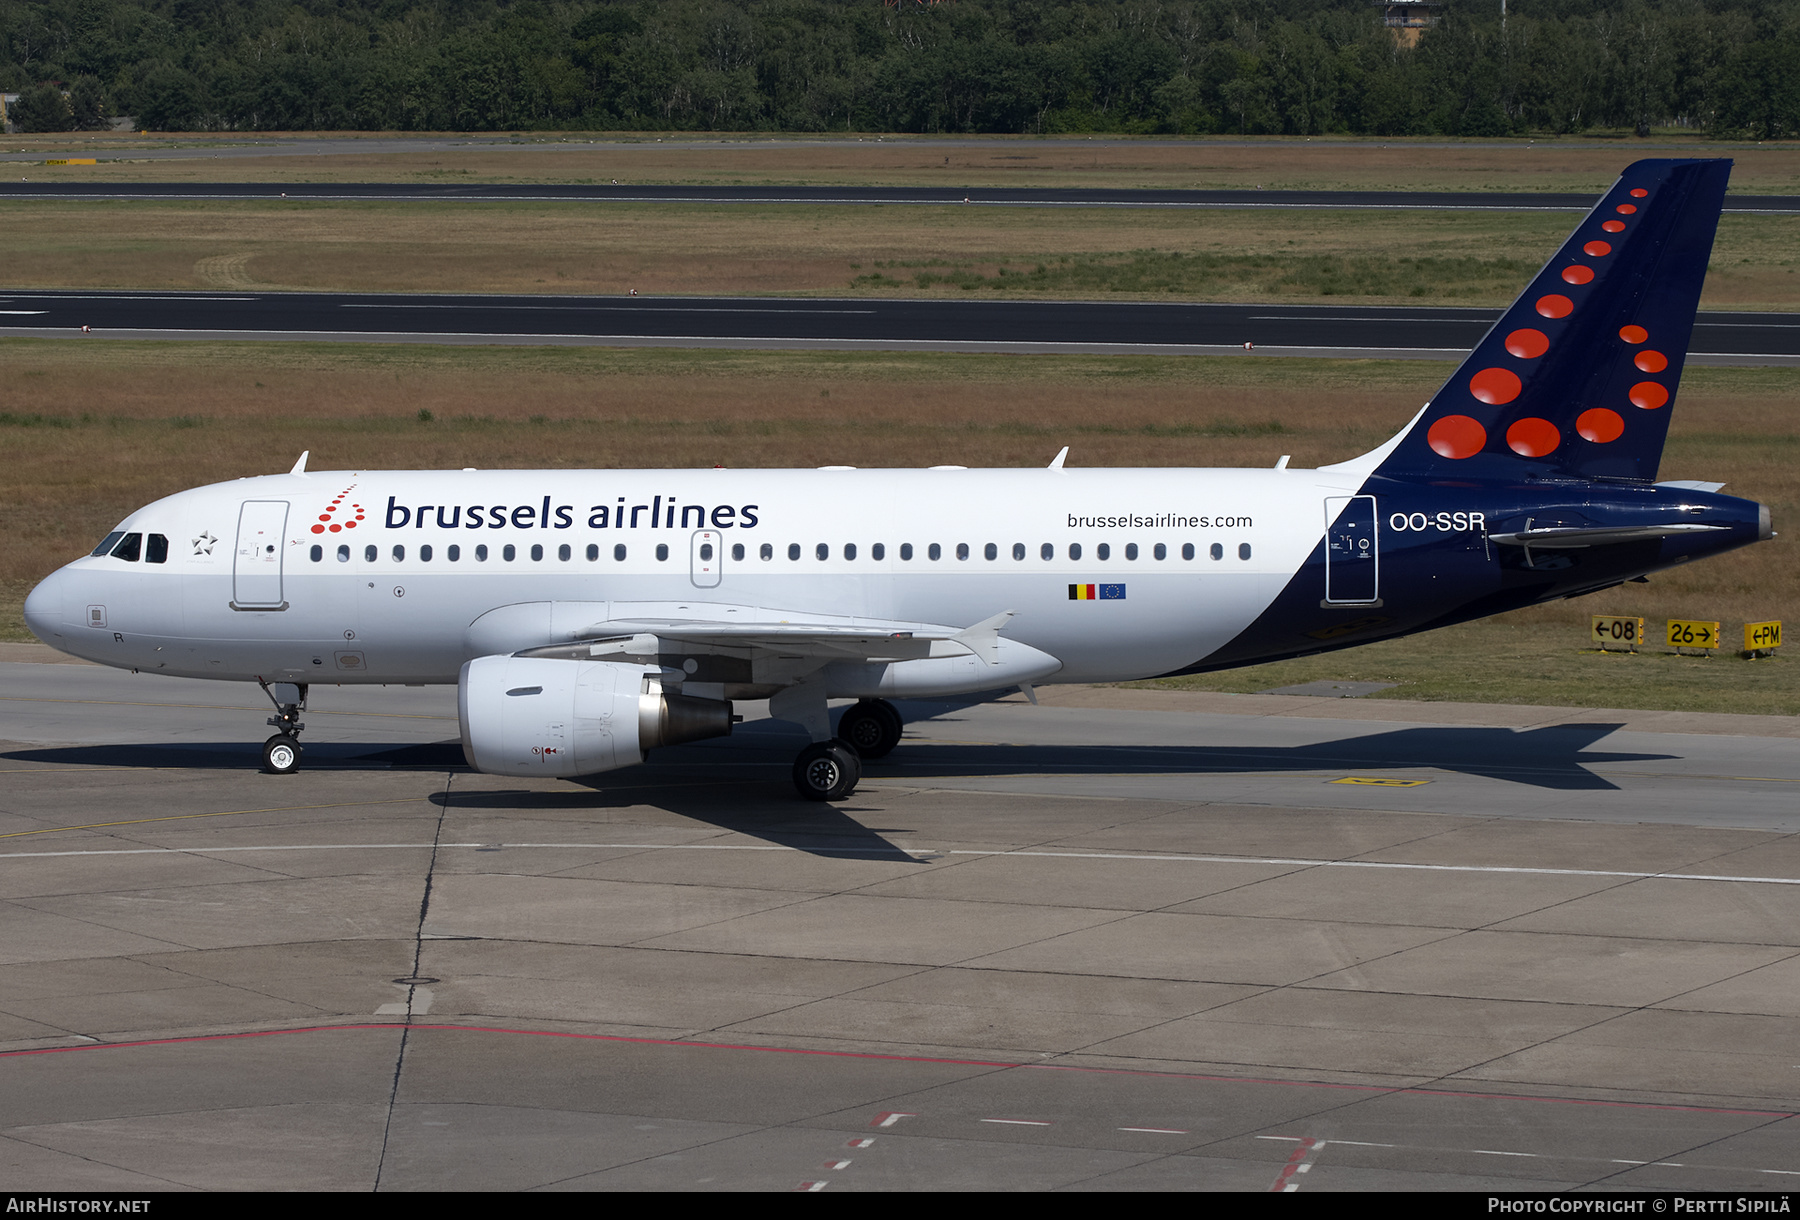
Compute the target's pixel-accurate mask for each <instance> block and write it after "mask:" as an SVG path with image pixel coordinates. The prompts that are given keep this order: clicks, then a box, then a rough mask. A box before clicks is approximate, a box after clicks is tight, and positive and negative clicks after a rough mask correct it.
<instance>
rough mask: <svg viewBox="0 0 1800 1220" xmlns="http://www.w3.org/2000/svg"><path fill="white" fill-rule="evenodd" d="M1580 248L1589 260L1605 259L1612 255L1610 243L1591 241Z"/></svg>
mask: <svg viewBox="0 0 1800 1220" xmlns="http://www.w3.org/2000/svg"><path fill="white" fill-rule="evenodd" d="M1581 248H1582V249H1583V250H1584V251H1586V252H1587V255H1588V257H1589V258H1605V257H1606V256H1607V255H1609V254H1611V253H1612V243H1611V242H1604V241H1591V242H1589V243H1588V244H1587V245H1585V246H1583V247H1581Z"/></svg>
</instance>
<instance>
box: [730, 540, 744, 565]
mask: <svg viewBox="0 0 1800 1220" xmlns="http://www.w3.org/2000/svg"><path fill="white" fill-rule="evenodd" d="M731 557H732V558H733V559H734V560H739V561H742V560H743V558H744V544H743V543H741V542H734V543H732V544H731Z"/></svg>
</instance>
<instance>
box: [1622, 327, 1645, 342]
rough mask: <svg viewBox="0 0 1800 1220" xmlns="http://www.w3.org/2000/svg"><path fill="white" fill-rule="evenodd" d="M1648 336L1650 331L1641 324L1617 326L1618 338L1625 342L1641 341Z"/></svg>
mask: <svg viewBox="0 0 1800 1220" xmlns="http://www.w3.org/2000/svg"><path fill="white" fill-rule="evenodd" d="M1649 337H1650V332H1649V331H1647V330H1645V329H1644V328H1643V327H1641V326H1621V327H1620V328H1619V338H1621V339H1623V340H1625V342H1627V343H1642V342H1643V341H1644V340H1645V339H1648V338H1649Z"/></svg>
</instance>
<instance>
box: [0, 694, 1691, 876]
mask: <svg viewBox="0 0 1800 1220" xmlns="http://www.w3.org/2000/svg"><path fill="white" fill-rule="evenodd" d="M935 707H936V710H937V711H938V714H939V717H940V718H942V719H945V720H953V719H954V717H955V712H956V710H959V709H957V708H953V707H945V706H944V705H935ZM909 710H910V709H909ZM918 710H921V711H923V710H925V709H924V708H920V709H918ZM1621 727H1622V726H1621V725H1619V724H1616V723H1611V724H1607V723H1596V724H1564V725H1551V726H1546V727H1543V728H1535V729H1528V730H1525V731H1523V732H1520V731H1515V730H1512V729H1506V728H1491V727H1468V728H1464V727H1418V728H1401V729H1394V730H1391V731H1387V732H1376V733H1365V734H1357V735H1354V736H1347V737H1342V738H1339V739H1337V740H1333V741H1324V742H1315V743H1310V744H1306V745H1297V746H1243V745H1229V746H1208V745H1192V746H1186V745H1182V746H1166V745H1144V746H1130V745H1068V744H1060V745H1008V744H998V743H991V742H981V743H968V744H963V743H957V742H949V741H918V740H914V741H912V742H908V741H906V740H904V739H903V740H902V742H901V744H900V746H899V747H898V748H897V749H895V751H894V752H893V753H892V754H890V755H889V756H888V757H887V758H885V759H881V760H878V761H873V762H870V763H868V764H866V765H865V767H864V771H863V776H864V780H865V782H875V783H879V782H881V781H884V780H885V781H890V782H899V783H905V782H906V781H907V780H908V779H910V778H915V777H916V778H918V779H924V778H926V777H930V778H932V779H944V778H957V777H962V778H993V777H1000V776H1008V775H1052V776H1054V775H1064V776H1070V777H1075V776H1083V775H1118V776H1130V775H1172V774H1177V775H1178V774H1192V775H1205V774H1230V773H1243V772H1262V773H1276V774H1280V773H1284V772H1293V773H1302V772H1318V771H1343V772H1356V771H1370V770H1373V771H1404V770H1411V769H1420V768H1430V769H1434V770H1439V771H1452V772H1457V773H1460V774H1464V775H1472V776H1479V777H1481V778H1484V779H1491V780H1496V781H1500V782H1503V783H1513V784H1525V785H1528V786H1531V787H1534V788H1548V789H1555V790H1561V791H1614V790H1617V787H1618V785H1616V784H1614V783H1612V782H1611V781H1610V780H1607V779H1606V778H1604V777H1603V776H1600V775H1597V774H1595V773H1594V772H1593V771H1592V770H1590V768H1592V767H1595V766H1603V765H1606V764H1611V763H1625V762H1653V761H1658V760H1664V759H1674V758H1678V757H1680V756H1679V755H1673V754H1643V753H1628V752H1620V751H1610V752H1603V751H1596V750H1592V749H1590V747H1591V746H1593V745H1594V744H1595V743H1597V742H1599V741H1600V740H1602V739H1603V738H1605V737H1607V736H1608V735H1610V734H1611V733H1613V732H1615V731H1616V730H1618V729H1619V728H1621ZM804 740H805V738H804V736H803V735H801V734H799V733H798V732H797V731H796V730H795V729H794V728H793V727H792V726H788V725H785V724H779V723H773V722H767V721H764V722H759V723H754V724H750V725H746V726H744V728H743V729H742V730H740V731H739V732H738V733H736V734H734V735H733V736H732V737H730V738H725V739H721V740H718V741H713V742H702V743H697V744H695V745H690V746H683V747H679V748H676V749H671V750H659V751H656V752H655V753H654V754H653V756H652V757H651V759H650V761H649V763H648V764H647V765H645V766H643V767H633V768H628V769H626V770H622V771H610V772H606V773H604V774H601V775H594V776H588V777H585V778H583V779H579V780H573V781H570V782H571V784H573V785H575V787H573V788H563V789H560V790H551V791H542V790H529V789H521V788H500V789H474V788H470V787H468V786H464V785H452V786H451V787H450V788H449V789H448V790H446V791H442V792H438V793H434V794H433V795H432V796H430V797H429V798H428V799H430V800H432V801H435V802H438V803H440V804H441V803H445V802H447V803H448V804H449V806H450V807H452V808H464V809H469V808H479V809H489V810H504V809H516V810H519V811H520V812H536V813H548V812H565V813H577V812H581V811H584V810H585V811H599V810H605V809H622V808H627V807H630V806H633V805H646V804H647V805H654V806H655V807H657V808H659V809H664V810H667V811H668V812H670V813H674V814H677V815H678V816H682V817H687V818H691V819H693V820H695V821H699V822H705V823H708V824H711V825H714V826H717V827H719V828H720V829H724V830H730V831H733V832H736V833H742V834H745V835H748V836H751V837H754V838H758V839H762V840H764V841H766V842H769V843H772V844H777V845H780V846H784V847H790V848H793V849H795V850H798V851H805V852H809V853H812V854H816V855H826V856H831V857H833V858H839V859H844V858H848V859H888V860H892V859H895V858H897V857H901V858H911V855H910V853H908V852H906V851H904V850H902V849H901V848H898V847H896V846H894V845H893V844H892V843H890V842H888V840H887V839H886V838H884V837H883V835H884V834H886V833H894V832H895V831H896V829H897V828H891V827H889V828H879V827H870V826H865V825H863V824H862V823H860V822H858V821H857V820H856V817H855V815H857V814H861V813H869V812H874V811H873V810H871V809H869V808H867V807H863V806H859V805H858V804H856V803H855V800H854V798H852V800H851V802H849V803H845V804H840V805H825V804H814V803H811V802H805V801H801V800H799V799H798V798H797V797H795V795H794V792H793V789H792V787H791V786H790V782H789V778H788V770H789V766H790V759H791V757H792V752H793V750H794V749H796V748H797V747H798V744H800V743H803V742H804ZM256 753H257V747H256V746H255V745H251V744H246V743H223V742H219V743H193V742H184V743H181V744H170V745H120V746H92V745H89V746H67V747H37V748H31V749H22V750H13V751H9V752H7V753H4V754H0V758H3V759H7V760H13V761H20V762H33V763H39V764H43V763H50V764H59V765H65V766H110V767H143V768H150V767H157V768H165V767H186V768H197V769H205V770H245V771H249V770H253V769H254V768H255V767H256V761H255V760H256ZM303 765H304V766H305V767H307V768H319V769H325V768H329V769H332V770H351V771H356V770H366V771H375V770H431V771H445V770H466V769H467V767H466V763H465V762H464V759H463V755H462V746H461V743H460V742H457V741H447V742H433V743H427V744H399V745H384V744H382V743H373V742H371V743H361V744H355V743H341V742H319V743H315V744H312V745H309V746H307V748H306V755H305V762H304V764H303ZM266 778H267V781H268V782H270V783H280V782H282V780H281V777H276V776H269V777H266Z"/></svg>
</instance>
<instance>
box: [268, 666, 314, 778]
mask: <svg viewBox="0 0 1800 1220" xmlns="http://www.w3.org/2000/svg"><path fill="white" fill-rule="evenodd" d="M256 684H257V685H258V686H260V687H262V690H263V694H265V695H267V696H268V697H269V701H270V702H271V703H273V704H274V705H275V714H274V715H273V716H271V717H269V719H268V723H269V724H270V725H272V726H274V728H275V729H276V730H277V731H276V733H275V736H273V737H271V738H269V740H267V741H265V742H263V770H264V771H267V772H268V773H269V774H270V775H292V774H293V773H294V772H295V771H298V770H299V769H300V730H301V729H304V728H305V727H306V726H305V725H304V724H301V723H300V713H301V712H303V711H305V710H306V685H305V684H304V683H296V682H265V681H263V680H262V679H261V678H258V679H257V680H256Z"/></svg>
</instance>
